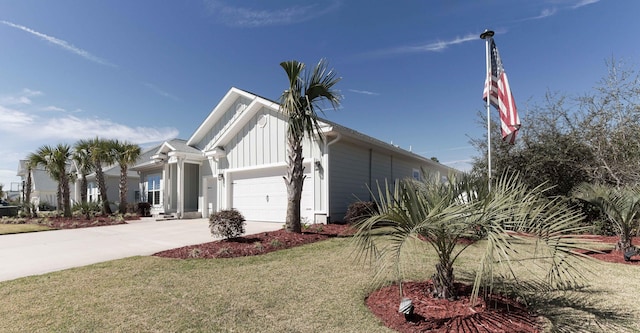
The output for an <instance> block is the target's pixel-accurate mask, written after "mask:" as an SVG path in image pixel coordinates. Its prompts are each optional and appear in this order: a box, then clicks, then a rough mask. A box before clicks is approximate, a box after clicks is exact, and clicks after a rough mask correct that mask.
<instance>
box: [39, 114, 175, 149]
mask: <svg viewBox="0 0 640 333" xmlns="http://www.w3.org/2000/svg"><path fill="white" fill-rule="evenodd" d="M177 135H178V130H177V129H175V128H151V127H142V126H137V127H131V126H127V125H123V124H118V123H115V122H113V121H111V120H105V119H89V118H78V117H74V116H66V117H61V118H54V119H50V120H49V121H47V122H46V123H44V124H42V125H40V126H39V129H38V131H37V133H33V136H34V138H36V139H40V140H44V139H49V140H51V139H59V140H65V141H67V140H72V141H75V140H80V139H87V138H93V137H96V136H99V137H101V138H105V139H120V140H125V141H129V142H133V143H138V144H143V143H149V142H158V141H164V140H168V139H172V138H175V137H177Z"/></svg>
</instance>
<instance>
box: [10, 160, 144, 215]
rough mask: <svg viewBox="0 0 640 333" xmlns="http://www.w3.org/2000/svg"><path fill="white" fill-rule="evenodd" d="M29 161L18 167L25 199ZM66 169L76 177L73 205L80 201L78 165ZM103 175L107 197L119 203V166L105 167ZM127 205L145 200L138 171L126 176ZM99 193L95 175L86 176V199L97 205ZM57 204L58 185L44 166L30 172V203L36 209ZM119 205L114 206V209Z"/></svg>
mask: <svg viewBox="0 0 640 333" xmlns="http://www.w3.org/2000/svg"><path fill="white" fill-rule="evenodd" d="M26 165H27V160H20V162H19V164H18V173H17V175H18V176H19V177H20V178H21V180H22V188H23V193H21V196H22V197H24V195H25V193H24V186H26V183H27V167H26ZM67 169H68V170H69V172H70V173H73V174H75V175H76V177H75V179H77V180H76V181H75V182H70V183H69V188H70V190H71V193H70V199H71V204H72V205H73V204H75V203H77V202H80V201H81V200H80V198H81V196H80V177H81V175H80V173H78V172H77V166H76V164H75V162H73V163H71V161H70V163H68V165H67ZM102 170H103V173H104V179H105V184H106V186H107V198H108V199H109V201H110V202H118V201H119V200H120V194H119V187H118V186H119V184H120V166H119V165H118V164H113V165H109V166H106V167H103V168H102ZM127 176H128V179H127V186H128V187H127V202H129V203H136V202H140V201H146V198H145V200H141V199H140V192H139V183H140V176H139V175H138V173H137V172H135V171H129V172H128V173H127ZM99 195H100V191H99V189H98V184H97V181H96V175H95V173H91V174H89V175H87V200H88V201H90V202H98V200H99V198H100V197H99ZM57 202H58V182H57V181H56V180H54V179H52V178H51V176H50V175H49V173H48V172H47V171H46V170H45V169H44V168H43V167H41V166H38V167H37V168H34V169H32V170H31V203H32V204H34V205H35V206H36V207H37V206H40V205H47V206H49V207H51V208H55V207H56V206H57ZM115 206H116V205H114V207H115Z"/></svg>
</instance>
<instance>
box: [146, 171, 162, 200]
mask: <svg viewBox="0 0 640 333" xmlns="http://www.w3.org/2000/svg"><path fill="white" fill-rule="evenodd" d="M147 202H148V203H150V204H151V205H152V206H155V205H160V175H159V174H156V175H149V176H147Z"/></svg>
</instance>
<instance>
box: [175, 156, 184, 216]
mask: <svg viewBox="0 0 640 333" xmlns="http://www.w3.org/2000/svg"><path fill="white" fill-rule="evenodd" d="M176 164H177V167H178V170H177V173H178V175H177V176H178V184H177V187H178V188H177V190H178V193H177V195H178V197H177V198H176V199H177V202H176V205H177V206H178V207H176V209H177V210H178V212H177V213H178V218H182V217H183V216H184V158H182V157H178V163H176Z"/></svg>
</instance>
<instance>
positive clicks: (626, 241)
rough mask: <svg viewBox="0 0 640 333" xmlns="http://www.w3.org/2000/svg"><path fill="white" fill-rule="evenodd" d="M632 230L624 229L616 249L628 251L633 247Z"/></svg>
mask: <svg viewBox="0 0 640 333" xmlns="http://www.w3.org/2000/svg"><path fill="white" fill-rule="evenodd" d="M631 238H632V237H631V230H623V231H622V233H621V234H620V239H619V240H618V243H617V244H616V250H620V251H622V252H627V250H629V248H631V246H632V245H631Z"/></svg>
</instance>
